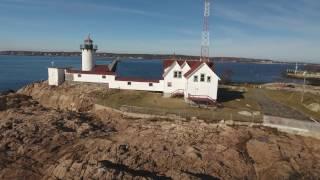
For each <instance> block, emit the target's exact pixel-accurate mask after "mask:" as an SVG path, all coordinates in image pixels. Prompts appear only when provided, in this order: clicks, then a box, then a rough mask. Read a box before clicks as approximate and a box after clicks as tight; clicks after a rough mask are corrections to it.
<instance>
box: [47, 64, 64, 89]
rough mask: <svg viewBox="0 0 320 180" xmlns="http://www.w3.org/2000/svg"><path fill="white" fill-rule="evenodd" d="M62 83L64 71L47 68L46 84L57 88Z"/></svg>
mask: <svg viewBox="0 0 320 180" xmlns="http://www.w3.org/2000/svg"><path fill="white" fill-rule="evenodd" d="M63 82H64V69H59V68H48V83H49V85H50V86H59V85H60V84H62V83H63Z"/></svg>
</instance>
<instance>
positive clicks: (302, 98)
mask: <svg viewBox="0 0 320 180" xmlns="http://www.w3.org/2000/svg"><path fill="white" fill-rule="evenodd" d="M306 74H307V72H303V90H302V96H301V104H303V101H304V93H305V89H306Z"/></svg>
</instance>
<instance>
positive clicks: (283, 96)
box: [265, 90, 320, 120]
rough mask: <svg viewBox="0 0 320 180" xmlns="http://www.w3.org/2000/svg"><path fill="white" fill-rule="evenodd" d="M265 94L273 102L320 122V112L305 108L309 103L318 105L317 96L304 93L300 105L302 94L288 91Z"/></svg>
mask: <svg viewBox="0 0 320 180" xmlns="http://www.w3.org/2000/svg"><path fill="white" fill-rule="evenodd" d="M265 93H266V94H267V95H268V96H269V97H270V98H272V99H273V100H274V101H277V102H279V103H282V104H286V105H288V106H290V107H292V108H294V109H296V110H298V111H300V112H302V113H304V114H306V115H307V116H309V117H312V118H314V119H317V120H320V112H313V111H311V110H309V109H308V108H307V107H306V106H308V105H310V104H311V103H318V104H320V96H319V95H315V94H311V93H305V95H304V101H303V103H301V96H302V93H299V92H290V91H281V90H265Z"/></svg>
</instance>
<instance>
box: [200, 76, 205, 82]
mask: <svg viewBox="0 0 320 180" xmlns="http://www.w3.org/2000/svg"><path fill="white" fill-rule="evenodd" d="M205 81H206V75H205V74H200V82H205Z"/></svg>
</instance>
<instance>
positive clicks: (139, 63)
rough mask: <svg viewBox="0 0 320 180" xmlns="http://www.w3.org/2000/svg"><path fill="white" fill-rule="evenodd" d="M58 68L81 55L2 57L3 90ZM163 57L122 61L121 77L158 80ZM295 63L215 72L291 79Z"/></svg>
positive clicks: (247, 78)
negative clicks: (284, 75) (287, 72)
mask: <svg viewBox="0 0 320 180" xmlns="http://www.w3.org/2000/svg"><path fill="white" fill-rule="evenodd" d="M52 61H54V64H55V65H56V66H59V67H73V68H80V66H81V58H80V57H35V56H0V91H3V90H8V89H14V90H17V89H19V88H21V87H22V86H24V85H26V84H29V83H31V82H34V81H39V80H46V79H47V78H48V72H47V68H48V67H50V66H51V62H52ZM110 62H111V60H110V59H99V60H97V64H109V63H110ZM162 68H163V67H162V62H161V61H160V60H150V61H146V60H123V61H121V62H120V63H119V65H118V68H117V72H116V73H117V75H119V76H122V77H126V76H128V77H138V78H148V79H157V78H158V77H161V75H162V71H163V69H162ZM288 68H294V66H292V65H291V66H290V65H284V64H249V63H217V64H216V71H217V74H218V75H219V76H221V75H222V74H223V73H224V72H225V71H228V70H231V71H232V72H233V75H232V81H234V82H240V83H243V82H252V83H267V82H274V81H277V82H279V81H280V82H288V81H290V80H288V79H285V78H282V75H281V73H282V72H284V71H285V70H286V69H288Z"/></svg>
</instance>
